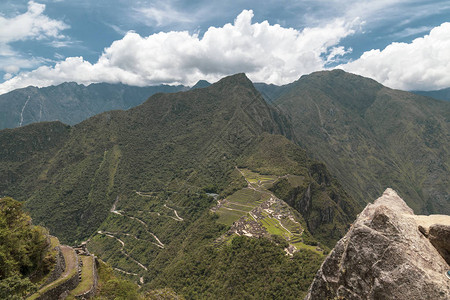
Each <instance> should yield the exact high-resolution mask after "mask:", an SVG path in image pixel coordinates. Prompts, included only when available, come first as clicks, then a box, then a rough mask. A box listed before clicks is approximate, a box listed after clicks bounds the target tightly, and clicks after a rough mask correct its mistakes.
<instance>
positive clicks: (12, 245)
mask: <svg viewBox="0 0 450 300" xmlns="http://www.w3.org/2000/svg"><path fill="white" fill-rule="evenodd" d="M49 246H50V242H49V238H48V235H47V231H46V230H45V229H44V228H42V227H39V226H33V225H31V218H30V217H29V216H28V215H27V214H25V213H24V212H23V211H22V204H21V203H20V202H18V201H16V200H14V199H12V198H10V197H5V198H0V298H2V299H22V298H23V297H24V296H25V295H27V294H29V293H30V292H33V291H34V290H36V288H37V286H36V284H34V283H32V281H33V280H30V278H31V279H33V278H39V277H42V276H43V275H45V274H47V273H48V272H50V270H51V268H52V264H53V262H54V261H53V259H54V258H53V256H52V255H51V254H49V253H48V250H49Z"/></svg>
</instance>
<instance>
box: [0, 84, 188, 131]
mask: <svg viewBox="0 0 450 300" xmlns="http://www.w3.org/2000/svg"><path fill="white" fill-rule="evenodd" d="M186 89H187V88H186V87H184V86H169V85H160V86H149V87H134V86H128V85H123V84H108V83H94V84H90V85H88V86H84V85H79V84H76V83H74V82H67V83H62V84H60V85H57V86H49V87H44V88H37V87H31V86H30V87H27V88H23V89H17V90H14V91H11V92H9V93H6V94H3V95H0V129H3V128H15V127H20V126H24V125H27V124H30V123H34V122H41V121H56V120H59V121H61V122H63V123H66V124H69V125H74V124H77V123H79V122H81V121H83V120H85V119H87V118H89V117H92V116H93V115H96V114H99V113H102V112H104V111H108V110H114V109H129V108H131V107H134V106H137V105H139V104H141V103H142V102H144V101H145V100H146V99H147V98H148V97H150V96H151V95H153V94H156V93H174V92H179V91H182V90H186Z"/></svg>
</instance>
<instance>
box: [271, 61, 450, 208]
mask: <svg viewBox="0 0 450 300" xmlns="http://www.w3.org/2000/svg"><path fill="white" fill-rule="evenodd" d="M274 104H275V105H276V107H277V108H278V109H280V110H281V111H283V112H284V113H285V115H287V116H288V118H289V119H290V120H291V122H292V126H293V127H292V128H293V131H294V134H295V136H296V138H297V139H298V143H299V145H301V146H302V147H304V148H305V149H306V150H307V151H308V152H309V153H312V154H313V155H314V157H315V158H316V159H318V160H320V161H323V162H324V163H325V164H326V165H327V167H328V168H329V169H330V172H331V173H332V174H333V175H335V176H336V177H337V178H338V180H339V181H340V182H341V183H342V185H343V186H344V188H345V189H346V190H347V191H348V192H349V193H350V194H351V195H352V196H353V197H354V198H355V199H358V200H359V201H360V203H364V202H365V199H370V198H375V197H376V195H378V194H380V193H381V192H382V191H383V190H384V189H385V188H386V187H388V186H392V187H393V188H394V189H395V190H397V191H398V192H399V194H400V195H401V196H402V197H403V198H404V199H406V201H407V203H408V205H409V206H410V207H411V208H413V209H414V211H416V212H418V213H437V212H439V213H446V214H450V153H449V151H450V150H449V149H450V146H449V145H450V136H449V134H448V133H449V132H450V119H449V118H450V103H449V102H443V101H438V100H434V99H431V98H426V97H422V96H418V95H415V94H412V93H408V92H403V91H399V90H393V89H389V88H387V87H384V86H382V85H381V84H379V83H377V82H376V81H374V80H371V79H368V78H364V77H361V76H357V75H353V74H349V73H346V72H344V71H341V70H333V71H323V72H316V73H312V74H310V75H307V76H302V77H301V78H300V79H299V80H298V81H296V82H295V83H293V84H292V85H291V88H290V89H289V91H287V92H285V93H284V94H283V95H282V96H281V97H279V98H278V99H277V100H276V101H275V102H274Z"/></svg>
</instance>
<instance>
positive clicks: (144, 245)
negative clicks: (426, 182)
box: [0, 74, 359, 298]
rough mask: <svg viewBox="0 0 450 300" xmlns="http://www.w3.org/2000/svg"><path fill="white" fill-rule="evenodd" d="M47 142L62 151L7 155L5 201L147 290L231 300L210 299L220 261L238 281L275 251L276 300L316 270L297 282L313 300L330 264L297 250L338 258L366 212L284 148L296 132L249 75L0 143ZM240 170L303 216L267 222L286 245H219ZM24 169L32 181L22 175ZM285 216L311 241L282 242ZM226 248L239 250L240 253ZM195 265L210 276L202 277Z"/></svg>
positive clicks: (22, 131) (14, 133)
mask: <svg viewBox="0 0 450 300" xmlns="http://www.w3.org/2000/svg"><path fill="white" fill-rule="evenodd" d="M53 127H55V128H59V129H58V130H56V129H52V130H50V129H49V128H53ZM38 132H52V133H54V134H55V136H54V137H51V140H52V141H53V140H54V141H55V142H54V144H48V145H47V144H45V143H44V144H43V145H42V146H39V147H37V149H36V150H35V151H34V152H33V151H24V153H20V155H11V156H7V155H2V156H1V157H0V158H1V160H2V161H1V165H8V166H10V167H8V168H9V170H10V172H12V173H13V174H14V176H15V177H14V181H13V182H12V181H11V180H10V181H8V182H6V179H5V180H4V179H2V182H1V184H0V187H2V189H1V190H0V194H7V195H13V196H15V197H17V198H18V199H20V200H23V201H26V206H27V208H28V209H29V211H30V212H31V214H32V217H33V221H34V222H35V223H38V224H43V225H45V226H47V227H48V228H49V229H50V230H51V231H52V233H54V234H55V235H57V236H58V237H59V238H60V239H61V240H62V241H64V242H71V243H74V242H79V241H81V240H84V239H88V247H89V249H91V250H92V251H93V252H94V253H96V254H98V255H99V256H100V257H101V258H102V259H104V260H106V261H107V262H108V263H110V264H111V265H112V266H113V267H114V268H115V270H116V271H117V272H118V274H122V275H123V276H124V277H126V278H129V279H132V280H134V281H136V282H137V283H139V284H140V285H143V284H144V287H146V288H147V287H148V288H162V287H165V286H169V287H173V288H174V289H175V291H176V292H177V293H178V292H181V293H182V294H184V295H188V296H190V297H194V298H195V297H196V295H197V296H198V295H207V294H208V293H212V294H211V295H217V296H219V295H222V294H223V293H225V294H226V293H228V292H225V291H227V288H226V287H227V284H228V283H226V282H222V283H221V285H219V286H217V285H215V287H214V288H212V289H210V288H209V287H208V285H209V284H210V283H211V282H212V281H211V282H209V283H208V278H209V279H211V278H213V276H215V277H214V278H219V277H220V276H222V275H224V272H225V270H224V269H223V268H222V267H220V268H219V269H217V267H218V266H220V264H218V260H220V258H225V257H227V260H233V261H235V262H236V264H234V265H233V268H234V270H235V271H236V272H238V271H239V270H240V269H242V268H243V267H245V266H248V267H251V266H250V265H248V263H250V261H249V260H247V259H246V257H248V255H250V253H257V252H261V255H263V253H265V252H266V251H269V252H270V253H274V254H273V255H274V256H273V258H274V259H272V260H268V261H267V262H266V263H267V267H268V268H269V267H270V268H271V269H273V272H272V271H271V272H269V275H270V276H269V275H267V274H266V275H267V276H269V277H267V278H277V277H279V278H282V281H278V280H277V281H276V282H274V284H275V286H274V287H276V288H275V290H274V292H276V291H280V290H283V289H284V290H285V289H287V287H288V286H287V285H286V284H285V283H283V282H292V280H291V279H289V278H292V276H293V274H294V272H295V270H296V267H295V266H296V264H299V263H300V264H301V263H305V259H306V257H310V258H311V262H310V263H311V265H310V266H309V267H306V265H305V270H304V272H303V271H302V272H303V273H298V274H300V275H299V276H301V277H302V278H303V279H302V280H303V281H304V284H303V285H302V287H301V288H300V289H303V290H302V291H303V292H306V288H307V286H308V285H309V281H310V280H311V279H312V277H311V276H312V274H314V273H315V270H316V269H317V268H318V266H319V265H320V262H321V260H322V259H323V255H321V254H320V253H317V251H316V252H315V251H312V252H308V251H309V250H307V249H300V248H301V247H300V246H301V245H304V246H305V247H304V248H308V247H306V246H307V245H309V246H311V245H317V240H318V241H319V242H320V243H321V245H322V246H321V247H322V248H323V249H326V248H327V247H331V246H332V245H333V243H334V242H335V241H336V240H337V239H338V238H339V237H340V236H342V234H344V233H345V231H346V228H347V226H348V224H349V223H350V222H351V220H353V219H354V217H355V215H356V213H357V212H358V211H359V207H358V205H357V204H355V202H354V200H352V198H351V197H350V196H348V195H347V194H346V193H345V192H344V191H343V190H342V188H340V186H339V185H338V184H337V183H336V182H335V181H334V180H333V179H332V178H331V176H330V175H329V173H328V171H327V170H326V168H325V167H324V165H323V164H320V163H317V162H313V161H311V160H310V159H309V158H308V157H307V156H306V154H305V152H304V151H303V150H302V149H300V148H299V147H298V146H296V145H295V144H293V143H292V142H290V141H289V140H288V139H286V138H285V137H284V136H287V137H289V138H293V132H292V129H291V126H290V124H289V122H288V121H287V119H286V118H285V117H283V116H282V115H281V114H280V113H279V112H278V111H277V110H276V109H273V108H272V107H270V106H269V105H268V104H267V103H266V102H265V101H264V100H263V98H262V97H261V95H260V94H259V93H258V92H257V91H256V90H255V88H254V87H253V84H252V83H251V82H250V81H249V80H248V79H247V78H246V77H245V75H243V74H238V75H234V76H230V77H227V78H224V79H222V80H221V81H219V82H217V83H215V84H213V85H211V86H210V87H207V88H201V89H196V90H192V91H188V92H183V93H175V94H157V95H154V96H152V97H151V98H150V99H149V100H147V101H146V102H145V103H144V104H142V105H140V106H138V107H135V108H132V109H130V110H128V111H110V112H106V113H102V114H100V115H96V116H94V117H92V118H90V119H88V120H86V121H84V122H82V123H80V124H77V125H75V126H73V127H66V126H64V125H62V124H61V123H38V124H32V125H28V126H25V127H23V128H17V129H13V130H4V131H1V132H0V143H2V144H3V140H2V139H3V138H4V139H7V140H8V141H9V142H8V143H9V146H8V148H10V149H15V148H14V147H16V148H18V146H16V145H20V143H25V144H27V143H28V142H31V143H32V144H33V145H34V144H35V143H37V145H40V144H39V143H38V142H33V141H34V140H37V141H44V140H45V139H42V138H40V137H39V134H34V135H33V133H38ZM47 140H48V139H47ZM44 145H45V146H46V147H47V148H48V149H46V148H45V147H44ZM36 151H40V152H39V153H37V152H36ZM15 160H17V161H15ZM236 166H238V167H239V168H245V169H247V170H249V172H252V173H254V174H261V176H269V177H271V178H274V179H276V180H274V181H273V182H272V186H271V187H269V186H267V187H264V189H266V190H264V191H263V190H261V192H263V193H273V195H274V196H276V197H277V198H279V199H280V201H285V202H287V203H288V204H290V205H291V206H292V207H293V208H294V209H296V210H297V211H295V210H294V209H292V208H289V207H288V204H282V202H280V203H281V204H280V206H279V207H282V208H283V207H286V208H287V209H283V210H281V212H283V214H281V215H279V216H278V215H277V216H275V215H274V214H271V215H268V217H267V218H265V220H263V219H262V220H261V223H264V224H265V225H266V226H265V228H266V230H267V231H268V232H269V233H270V234H272V235H274V236H278V237H277V238H272V237H271V236H268V239H264V240H265V241H261V242H260V241H257V242H255V241H253V240H252V239H251V238H248V237H240V239H241V240H243V241H241V242H236V243H238V244H233V241H234V238H232V239H230V243H231V245H229V244H220V245H219V244H217V239H219V238H220V237H221V236H223V235H224V234H226V233H227V231H228V230H229V229H230V226H229V224H226V223H225V224H224V223H223V222H219V221H218V220H219V218H220V216H219V215H218V214H217V213H213V212H211V210H210V209H211V208H213V207H214V206H216V205H217V200H221V199H225V198H227V197H228V196H230V195H234V194H235V192H236V191H239V190H241V189H243V188H245V187H246V186H248V183H247V182H246V180H245V176H243V175H242V174H241V172H240V171H239V170H238V169H236ZM26 167H27V168H28V169H29V170H30V172H26V173H22V172H21V170H24V169H25V168H26ZM249 174H250V173H249ZM269 188H270V191H269V190H268V189H269ZM214 197H216V198H217V199H215V198H214ZM285 202H283V203H285ZM244 205H245V204H244ZM305 205H306V207H305ZM277 207H278V206H277ZM283 216H284V217H288V218H289V216H292V218H294V222H293V224H294V225H295V224H296V223H295V222H298V223H299V224H300V225H301V228H302V229H304V234H303V235H300V233H298V234H297V235H295V236H294V235H292V236H285V232H284V231H283V230H281V225H283V226H285V227H286V228H287V229H288V230H289V231H290V229H289V228H291V229H292V230H294V229H293V227H295V226H294V225H293V224H291V225H292V226H293V227H289V226H290V225H289V224H290V223H289V222H288V221H285V220H284V221H283V220H282V221H280V222H279V223H276V222H277V221H276V220H275V219H276V218H278V217H280V218H283ZM280 220H281V219H280ZM266 222H272V223H271V224H272V226H270V225H268V223H267V224H266ZM280 224H281V225H280ZM277 228H278V229H279V230H278V231H277ZM292 238H296V239H295V240H294V239H292ZM269 240H271V241H270V242H269ZM289 241H290V242H292V243H293V244H294V245H298V246H299V249H300V250H302V251H306V252H302V251H300V252H296V253H298V254H295V253H294V258H295V257H298V260H296V259H295V260H294V261H292V260H290V259H289V258H288V257H286V256H285V252H284V248H285V247H286V243H288V242H289ZM242 243H243V244H242ZM258 244H260V246H258ZM233 245H234V246H233ZM236 245H240V246H238V247H237V248H236ZM242 245H247V246H248V247H247V246H245V247H244V246H242ZM229 247H234V248H233V249H234V250H232V252H231V253H229V250H230V249H231V248H229ZM252 247H254V248H255V251H256V252H255V251H253V250H251V251H250V249H253V248H252ZM314 247H315V246H313V250H314ZM241 248H242V249H241ZM239 249H241V250H239ZM205 251H206V252H205ZM249 251H250V252H249ZM235 252H236V253H235ZM319 252H321V251H319ZM308 253H309V254H308ZM305 255H306V256H305ZM192 261H204V264H203V265H195V266H193V265H191V262H192ZM280 261H282V264H283V265H286V266H287V265H289V266H290V267H289V270H290V271H289V272H284V271H285V269H284V268H280V267H279V264H278V263H279V262H280ZM216 262H217V263H216ZM243 264H244V265H243ZM277 266H278V267H277ZM191 267H194V268H196V269H197V268H200V269H197V270H198V272H200V273H196V274H198V275H199V276H203V275H201V274H203V273H202V272H203V271H201V270H206V269H208V268H213V269H210V270H211V272H212V273H211V277H208V275H207V276H203V277H201V278H202V280H198V285H196V286H193V285H192V282H191V279H189V278H187V277H185V276H182V275H181V274H179V270H180V269H186V270H187V269H189V268H191ZM249 270H250V269H249ZM297 271H298V270H297ZM213 273H214V274H215V275H213ZM230 274H232V273H230ZM258 274H259V273H253V271H252V276H251V277H249V278H248V279H249V280H248V281H246V280H245V279H242V280H243V290H242V293H240V294H239V293H238V292H236V293H237V294H236V295H234V296H238V295H244V294H246V293H250V292H251V291H252V289H253V287H254V286H255V285H254V283H256V282H263V276H266V275H258ZM310 275H311V276H310ZM192 278H195V277H192ZM294 278H296V277H294ZM169 279H170V280H169ZM233 280H234V279H233ZM208 295H209V294H208ZM227 295H229V296H230V297H231V296H232V295H230V294H227ZM234 296H233V297H234Z"/></svg>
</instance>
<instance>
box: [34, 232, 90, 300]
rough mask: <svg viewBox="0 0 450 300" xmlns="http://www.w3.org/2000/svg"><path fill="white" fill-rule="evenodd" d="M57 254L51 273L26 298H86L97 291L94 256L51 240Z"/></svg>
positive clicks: (42, 299)
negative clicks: (58, 258) (57, 258)
mask: <svg viewBox="0 0 450 300" xmlns="http://www.w3.org/2000/svg"><path fill="white" fill-rule="evenodd" d="M54 239H55V238H54ZM53 245H54V246H55V247H54V249H55V251H56V252H57V256H60V257H61V259H60V260H57V264H56V265H55V266H54V271H53V274H51V275H50V276H49V277H50V278H49V280H46V281H45V283H44V284H43V285H42V286H40V287H39V289H38V290H37V291H36V292H35V293H33V294H32V295H30V296H29V297H27V300H44V299H59V298H61V297H64V298H66V299H88V298H91V297H93V296H94V295H95V293H96V291H97V281H98V274H97V267H96V258H95V257H94V256H93V255H91V254H89V253H86V252H84V251H83V252H82V255H79V253H80V252H78V251H75V249H74V248H72V247H69V246H65V245H60V244H59V241H56V242H53Z"/></svg>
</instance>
